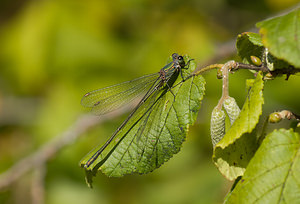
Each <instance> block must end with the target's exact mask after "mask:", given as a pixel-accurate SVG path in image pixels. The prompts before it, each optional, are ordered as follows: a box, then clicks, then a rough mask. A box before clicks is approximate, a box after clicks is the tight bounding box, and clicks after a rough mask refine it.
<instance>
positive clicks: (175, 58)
mask: <svg viewBox="0 0 300 204" xmlns="http://www.w3.org/2000/svg"><path fill="white" fill-rule="evenodd" d="M172 58H173V62H175V64H178V65H179V66H180V67H185V61H184V58H183V56H181V55H179V54H177V53H173V54H172Z"/></svg>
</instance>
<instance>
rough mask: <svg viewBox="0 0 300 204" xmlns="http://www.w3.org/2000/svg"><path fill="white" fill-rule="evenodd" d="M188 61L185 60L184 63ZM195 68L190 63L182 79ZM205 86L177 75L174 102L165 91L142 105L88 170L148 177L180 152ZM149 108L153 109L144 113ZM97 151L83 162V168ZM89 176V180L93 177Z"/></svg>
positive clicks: (200, 78)
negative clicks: (145, 175) (136, 174)
mask: <svg viewBox="0 0 300 204" xmlns="http://www.w3.org/2000/svg"><path fill="white" fill-rule="evenodd" d="M189 60H190V58H189V57H187V56H185V61H186V62H188V61H189ZM195 67H196V63H195V62H194V61H190V63H189V69H188V70H183V71H184V76H188V75H189V74H190V73H191V72H192V71H193V70H194V69H195ZM176 84H178V85H176ZM204 85H205V81H204V78H203V77H202V76H197V77H192V78H190V79H188V80H186V81H185V82H182V78H181V76H180V75H179V76H178V78H177V80H176V81H175V83H174V87H173V88H172V92H173V93H174V95H175V96H176V97H175V100H174V95H173V94H172V93H171V92H170V91H168V87H166V88H165V89H163V90H162V91H161V92H160V93H159V94H158V96H157V97H156V99H155V100H156V101H149V102H146V103H144V104H143V105H142V106H141V107H140V108H139V109H138V111H137V112H136V113H135V114H134V115H133V117H132V118H131V119H130V120H129V122H128V123H127V124H126V126H124V128H123V129H122V130H121V131H120V132H119V133H118V134H117V135H116V137H115V138H114V140H113V141H112V142H111V143H110V144H109V145H108V146H107V148H106V149H105V150H104V151H103V152H102V154H101V155H100V156H99V157H98V159H97V160H96V161H95V162H94V163H93V164H92V165H91V166H90V167H89V168H88V169H87V170H89V171H96V170H98V169H101V171H102V172H103V173H105V174H106V175H107V176H113V177H120V176H123V175H125V174H131V173H140V174H144V173H148V172H151V171H153V170H154V169H156V168H158V167H159V166H161V165H162V164H163V163H164V162H166V161H167V160H169V159H170V158H171V157H172V156H173V154H176V153H177V152H178V151H179V150H180V148H181V145H182V142H183V141H184V140H185V137H186V134H187V131H188V127H189V125H190V124H193V123H194V122H195V120H196V117H197V114H198V111H199V109H200V103H201V100H202V98H203V95H204ZM151 106H152V109H151V110H150V111H148V112H146V110H148V109H149V108H150V107H151ZM96 150H97V148H96V149H95V150H93V151H92V152H90V153H89V154H88V155H87V156H86V157H85V158H84V159H83V160H82V162H81V165H82V166H84V164H85V163H86V162H87V160H88V159H89V158H90V156H91V155H93V154H94V152H95V151H96ZM88 175H89V176H88V178H91V176H90V175H92V174H88Z"/></svg>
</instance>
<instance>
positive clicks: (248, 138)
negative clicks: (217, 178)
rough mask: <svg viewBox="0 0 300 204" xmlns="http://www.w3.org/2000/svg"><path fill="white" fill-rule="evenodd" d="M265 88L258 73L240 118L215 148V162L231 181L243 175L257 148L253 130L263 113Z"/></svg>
mask: <svg viewBox="0 0 300 204" xmlns="http://www.w3.org/2000/svg"><path fill="white" fill-rule="evenodd" d="M263 86H264V82H263V80H262V75H261V73H258V75H257V77H256V79H255V81H254V84H253V86H252V87H251V89H250V92H249V95H248V97H247V99H246V102H245V103H244V106H243V108H242V110H241V113H240V115H239V117H238V118H237V119H236V120H235V122H234V123H233V125H232V126H231V128H230V129H229V130H228V131H227V132H226V134H225V136H224V137H223V139H222V140H221V141H220V142H219V143H218V144H217V145H216V147H215V148H214V154H213V161H214V163H215V165H216V166H217V167H218V169H219V171H220V172H221V173H222V174H223V175H224V176H225V177H226V178H227V179H229V180H234V179H236V178H237V177H238V176H241V175H243V173H244V171H245V168H246V167H247V164H248V162H249V161H250V159H251V158H252V156H253V154H254V152H255V150H256V148H257V145H256V136H255V132H253V129H254V128H255V126H256V124H257V123H258V121H259V117H260V115H261V113H262V105H263V103H264V99H263V94H262V90H263Z"/></svg>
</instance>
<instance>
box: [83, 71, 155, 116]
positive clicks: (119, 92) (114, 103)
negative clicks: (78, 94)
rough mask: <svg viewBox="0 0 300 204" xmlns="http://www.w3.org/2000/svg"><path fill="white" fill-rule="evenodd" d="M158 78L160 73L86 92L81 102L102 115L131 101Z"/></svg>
mask: <svg viewBox="0 0 300 204" xmlns="http://www.w3.org/2000/svg"><path fill="white" fill-rule="evenodd" d="M157 80H159V73H154V74H149V75H145V76H142V77H139V78H136V79H133V80H131V81H126V82H123V83H120V84H116V85H112V86H109V87H105V88H102V89H97V90H95V91H91V92H88V93H86V94H85V95H84V96H83V98H82V99H81V104H82V106H84V107H88V108H92V112H93V113H94V114H96V115H102V114H105V113H108V112H110V111H113V110H116V109H118V108H120V107H121V106H123V105H125V104H128V103H130V102H131V101H133V100H134V99H135V98H137V97H138V96H141V94H143V93H145V91H147V90H149V89H150V88H151V86H152V85H153V84H154V83H155V82H156V81H157Z"/></svg>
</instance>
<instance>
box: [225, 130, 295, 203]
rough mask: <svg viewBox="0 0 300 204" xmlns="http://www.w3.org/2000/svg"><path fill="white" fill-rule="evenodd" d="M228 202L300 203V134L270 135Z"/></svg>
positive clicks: (291, 131) (279, 133)
mask: <svg viewBox="0 0 300 204" xmlns="http://www.w3.org/2000/svg"><path fill="white" fill-rule="evenodd" d="M226 203H300V137H299V134H298V133H295V132H293V130H292V129H290V130H285V129H280V130H275V131H273V132H272V133H270V134H269V135H267V136H266V138H265V139H264V141H263V142H262V144H261V146H260V148H259V149H258V150H257V152H256V154H255V156H254V157H253V158H252V160H251V162H250V163H249V165H248V167H247V169H246V172H245V175H244V176H243V177H242V179H241V180H240V181H239V182H238V184H237V185H236V187H235V188H234V190H233V191H232V192H231V194H230V195H229V196H228V199H227V202H226Z"/></svg>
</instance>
